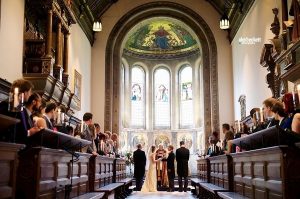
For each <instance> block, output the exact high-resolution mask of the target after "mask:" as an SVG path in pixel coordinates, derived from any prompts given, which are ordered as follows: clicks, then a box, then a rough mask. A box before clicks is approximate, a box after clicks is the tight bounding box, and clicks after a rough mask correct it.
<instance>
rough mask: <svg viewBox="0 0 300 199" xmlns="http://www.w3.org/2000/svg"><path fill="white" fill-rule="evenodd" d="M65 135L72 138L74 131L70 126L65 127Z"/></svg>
mask: <svg viewBox="0 0 300 199" xmlns="http://www.w3.org/2000/svg"><path fill="white" fill-rule="evenodd" d="M66 134H67V135H71V136H74V129H73V127H72V126H70V125H67V126H66Z"/></svg>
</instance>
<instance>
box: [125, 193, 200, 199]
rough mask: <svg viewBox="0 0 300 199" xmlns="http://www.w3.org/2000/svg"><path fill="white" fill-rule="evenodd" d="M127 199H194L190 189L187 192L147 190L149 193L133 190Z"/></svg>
mask: <svg viewBox="0 0 300 199" xmlns="http://www.w3.org/2000/svg"><path fill="white" fill-rule="evenodd" d="M127 198H128V199H150V198H151V199H157V198H159V199H161V198H163V199H174V198H187V199H194V198H195V197H194V196H193V195H192V194H191V192H190V191H188V192H178V191H175V192H166V191H158V192H149V193H141V192H139V191H134V192H133V193H132V194H131V195H130V196H129V197H127Z"/></svg>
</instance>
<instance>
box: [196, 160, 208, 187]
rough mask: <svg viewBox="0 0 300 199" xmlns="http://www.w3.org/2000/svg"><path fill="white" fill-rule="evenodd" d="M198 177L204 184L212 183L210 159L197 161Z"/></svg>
mask: <svg viewBox="0 0 300 199" xmlns="http://www.w3.org/2000/svg"><path fill="white" fill-rule="evenodd" d="M197 170H198V177H199V178H200V180H202V181H204V182H210V164H209V160H208V159H199V160H197Z"/></svg>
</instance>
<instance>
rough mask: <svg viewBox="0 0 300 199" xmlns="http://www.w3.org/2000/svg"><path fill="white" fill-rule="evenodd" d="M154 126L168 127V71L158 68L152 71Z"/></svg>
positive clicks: (169, 120)
mask: <svg viewBox="0 0 300 199" xmlns="http://www.w3.org/2000/svg"><path fill="white" fill-rule="evenodd" d="M154 93H155V98H154V99H155V100H154V108H155V111H154V112H155V116H154V118H155V119H154V121H155V123H154V126H155V127H156V128H157V127H170V122H171V119H170V72H169V71H168V70H167V69H164V68H159V69H156V70H155V72H154Z"/></svg>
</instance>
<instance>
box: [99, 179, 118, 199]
mask: <svg viewBox="0 0 300 199" xmlns="http://www.w3.org/2000/svg"><path fill="white" fill-rule="evenodd" d="M123 185H124V183H111V184H108V185H105V186H103V187H100V188H98V189H95V191H96V192H104V193H105V195H104V198H105V199H107V198H116V197H115V196H118V195H120V193H121V190H120V189H121V188H122V186H123Z"/></svg>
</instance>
